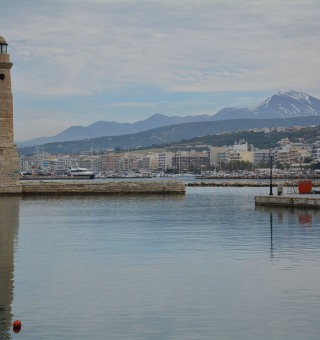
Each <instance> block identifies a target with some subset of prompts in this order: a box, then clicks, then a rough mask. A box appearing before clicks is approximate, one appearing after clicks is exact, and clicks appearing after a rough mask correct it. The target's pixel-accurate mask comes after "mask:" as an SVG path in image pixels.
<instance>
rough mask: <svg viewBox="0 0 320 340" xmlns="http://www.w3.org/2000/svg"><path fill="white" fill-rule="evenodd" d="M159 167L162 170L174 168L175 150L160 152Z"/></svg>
mask: <svg viewBox="0 0 320 340" xmlns="http://www.w3.org/2000/svg"><path fill="white" fill-rule="evenodd" d="M157 155H158V168H159V169H161V170H167V169H172V159H173V156H174V153H173V152H161V153H158V154H157Z"/></svg>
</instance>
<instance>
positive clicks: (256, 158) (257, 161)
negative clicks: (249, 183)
mask: <svg viewBox="0 0 320 340" xmlns="http://www.w3.org/2000/svg"><path fill="white" fill-rule="evenodd" d="M269 162H270V150H269V149H260V150H259V149H257V150H254V152H253V165H254V166H255V167H256V168H265V167H267V166H268V164H269Z"/></svg>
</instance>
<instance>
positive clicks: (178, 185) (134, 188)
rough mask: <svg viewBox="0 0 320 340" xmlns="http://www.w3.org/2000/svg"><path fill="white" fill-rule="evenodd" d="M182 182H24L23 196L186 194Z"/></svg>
mask: <svg viewBox="0 0 320 340" xmlns="http://www.w3.org/2000/svg"><path fill="white" fill-rule="evenodd" d="M185 191H186V189H185V184H184V183H183V182H180V181H143V182H142V181H132V182H129V181H123V182H121V181H119V182H118V181H117V182H92V181H85V182H83V181H81V182H79V181H76V182H34V181H32V182H23V183H22V195H48V194H50V195H67V194H72V195H85V194H90V195H94V194H100V195H101V194H104V195H112V194H185Z"/></svg>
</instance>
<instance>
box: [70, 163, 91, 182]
mask: <svg viewBox="0 0 320 340" xmlns="http://www.w3.org/2000/svg"><path fill="white" fill-rule="evenodd" d="M68 176H70V177H74V178H90V179H91V178H94V176H95V174H94V172H92V171H91V170H89V169H87V168H80V167H79V166H77V167H71V168H70V169H69V170H68Z"/></svg>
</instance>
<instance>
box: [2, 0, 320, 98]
mask: <svg viewBox="0 0 320 340" xmlns="http://www.w3.org/2000/svg"><path fill="white" fill-rule="evenodd" d="M27 4H29V5H28V6H21V8H20V7H17V8H16V20H15V25H14V27H11V29H10V24H8V25H6V24H5V26H8V27H9V32H8V35H9V37H10V43H11V44H12V45H14V52H15V58H17V59H18V60H19V62H22V63H23V66H25V67H26V70H24V71H23V72H22V73H23V75H22V76H21V78H22V77H23V79H20V80H19V82H18V85H19V89H20V88H23V89H24V91H30V92H37V93H40V94H44V95H49V94H54V95H57V94H60V95H72V94H76V95H79V94H90V93H94V92H97V91H107V90H108V91H119V90H121V89H122V88H128V87H131V86H133V85H135V84H138V85H139V84H142V83H144V84H152V85H153V86H157V87H159V88H163V89H166V90H168V91H190V92H193V91H196V92H199V91H200V92H202V91H209V92H210V91H219V90H239V88H240V87H242V88H243V87H244V86H246V87H249V88H255V89H256V88H257V87H258V88H263V87H265V86H266V84H267V86H269V87H274V86H278V87H279V86H280V87H281V86H287V85H288V83H289V84H290V83H298V81H299V85H300V84H301V81H303V82H304V83H307V84H306V85H308V86H310V87H315V86H317V83H316V82H317V76H315V75H314V68H315V67H316V66H319V61H318V59H319V58H318V54H319V53H318V52H319V48H318V47H317V46H318V42H317V36H316V34H314V32H317V31H319V30H320V27H319V26H320V24H319V20H317V17H318V15H319V14H320V12H319V10H320V5H318V4H317V3H316V2H314V1H308V0H307V1H284V0H279V1H277V2H273V1H268V2H266V1H259V2H258V1H250V0H248V1H241V0H240V1H223V2H222V1H186V2H183V3H182V2H181V1H173V2H169V1H163V2H154V1H151V2H150V1H120V2H119V1H94V2H93V3H92V2H91V1H90V2H89V1H81V2H80V3H78V2H74V1H68V0H66V1H65V2H60V1H51V2H50V4H43V3H42V2H41V4H40V2H39V1H38V2H37V1H35V2H32V4H33V5H32V4H31V2H30V1H27ZM7 6H8V5H7ZM12 6H14V5H12ZM8 7H9V6H8ZM12 37H13V38H12ZM16 42H17V44H16ZM21 42H23V43H21ZM306 59H307V60H308V62H309V63H310V64H311V65H313V67H312V68H311V67H308V64H307V63H306ZM28 65H29V66H30V68H28V67H27V66H28ZM300 65H301V66H300ZM302 66H303V67H302ZM293 70H294V72H293ZM261 77H263V78H264V79H263V81H262V80H260V79H259V78H261ZM297 78H298V81H297V80H296V79H297ZM30 79H32V81H33V84H34V86H33V87H32V88H30V87H28V86H27V83H28V81H29V80H30ZM263 84H264V85H263Z"/></svg>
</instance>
